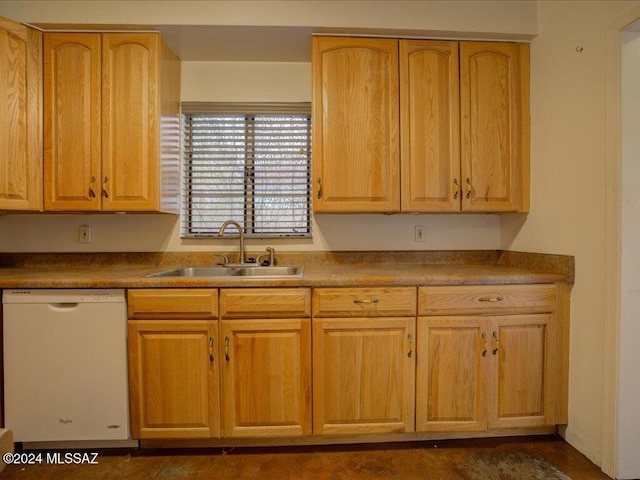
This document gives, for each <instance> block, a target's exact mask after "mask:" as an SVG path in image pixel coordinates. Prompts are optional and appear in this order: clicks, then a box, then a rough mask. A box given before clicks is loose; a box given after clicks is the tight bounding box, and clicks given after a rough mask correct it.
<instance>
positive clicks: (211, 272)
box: [147, 267, 235, 277]
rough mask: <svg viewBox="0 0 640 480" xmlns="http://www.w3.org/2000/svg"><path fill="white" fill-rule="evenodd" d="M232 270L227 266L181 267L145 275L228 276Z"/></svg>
mask: <svg viewBox="0 0 640 480" xmlns="http://www.w3.org/2000/svg"><path fill="white" fill-rule="evenodd" d="M234 271H235V270H234V269H233V268H229V267H182V268H173V269H171V270H165V271H163V272H157V273H152V274H151V275H147V277H228V276H230V275H233V274H234Z"/></svg>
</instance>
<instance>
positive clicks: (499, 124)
mask: <svg viewBox="0 0 640 480" xmlns="http://www.w3.org/2000/svg"><path fill="white" fill-rule="evenodd" d="M460 112H461V122H460V130H461V137H462V148H461V152H462V178H463V181H464V199H463V202H462V209H463V210H464V211H470V212H513V211H524V212H526V211H528V210H529V45H525V44H515V43H483V42H460Z"/></svg>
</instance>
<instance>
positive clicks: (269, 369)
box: [220, 288, 312, 437]
mask: <svg viewBox="0 0 640 480" xmlns="http://www.w3.org/2000/svg"><path fill="white" fill-rule="evenodd" d="M220 306H221V308H220V316H221V318H222V320H221V328H220V338H221V341H222V346H221V348H222V351H221V357H222V360H221V380H222V435H223V436H224V437H291V436H300V435H311V429H312V425H311V319H310V318H308V317H309V316H310V291H309V289H306V288H302V289H300V288H292V289H279V288H262V289H260V288H253V289H223V290H221V292H220ZM287 317H292V318H287ZM304 317H307V318H304Z"/></svg>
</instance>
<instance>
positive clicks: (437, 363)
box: [416, 316, 490, 432]
mask: <svg viewBox="0 0 640 480" xmlns="http://www.w3.org/2000/svg"><path fill="white" fill-rule="evenodd" d="M486 325H487V324H486V320H485V319H483V317H475V316H466V317H465V316H461V317H420V318H418V364H417V368H416V430H417V431H420V432H428V431H431V432H454V431H484V430H486V429H487V383H488V372H489V370H488V366H489V365H488V361H489V357H487V355H489V354H490V352H489V351H488V343H487V341H486V340H485V339H486V336H487V333H486V330H487V328H486Z"/></svg>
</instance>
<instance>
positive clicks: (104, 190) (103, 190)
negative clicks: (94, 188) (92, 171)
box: [102, 177, 109, 198]
mask: <svg viewBox="0 0 640 480" xmlns="http://www.w3.org/2000/svg"><path fill="white" fill-rule="evenodd" d="M108 181H109V177H104V180H103V181H102V185H104V184H105V183H107V182H108ZM102 196H103V197H104V198H109V192H107V189H106V188H104V187H102Z"/></svg>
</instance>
